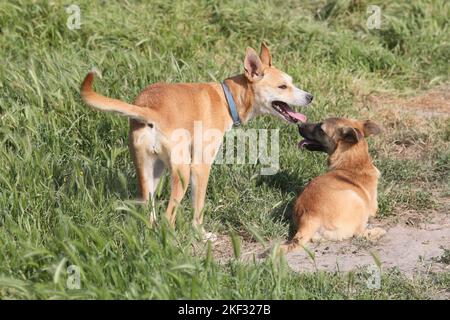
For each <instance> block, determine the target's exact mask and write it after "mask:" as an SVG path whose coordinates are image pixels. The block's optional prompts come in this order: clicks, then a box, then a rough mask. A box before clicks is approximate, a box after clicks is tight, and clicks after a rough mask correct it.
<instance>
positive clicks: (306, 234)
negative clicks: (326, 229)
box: [280, 219, 320, 253]
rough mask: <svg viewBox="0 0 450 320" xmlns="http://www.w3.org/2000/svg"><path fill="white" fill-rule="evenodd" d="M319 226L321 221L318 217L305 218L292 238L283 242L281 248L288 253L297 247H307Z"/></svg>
mask: <svg viewBox="0 0 450 320" xmlns="http://www.w3.org/2000/svg"><path fill="white" fill-rule="evenodd" d="M319 227H320V222H319V221H318V220H317V219H304V220H303V221H302V222H301V225H300V228H299V229H298V231H297V233H296V234H295V235H294V237H293V238H292V240H290V241H287V242H286V243H284V244H282V245H281V246H280V250H281V251H282V252H284V253H288V252H291V251H294V250H296V249H300V248H305V245H306V244H307V243H308V242H309V241H310V240H311V239H312V237H313V236H314V234H315V233H316V231H317V230H318V229H319Z"/></svg>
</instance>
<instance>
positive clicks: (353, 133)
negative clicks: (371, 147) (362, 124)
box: [337, 127, 361, 144]
mask: <svg viewBox="0 0 450 320" xmlns="http://www.w3.org/2000/svg"><path fill="white" fill-rule="evenodd" d="M337 136H338V139H339V140H342V141H345V142H348V143H351V144H353V143H357V142H358V141H359V140H360V139H361V136H360V133H359V132H358V131H357V130H356V129H355V128H352V127H342V128H339V129H337Z"/></svg>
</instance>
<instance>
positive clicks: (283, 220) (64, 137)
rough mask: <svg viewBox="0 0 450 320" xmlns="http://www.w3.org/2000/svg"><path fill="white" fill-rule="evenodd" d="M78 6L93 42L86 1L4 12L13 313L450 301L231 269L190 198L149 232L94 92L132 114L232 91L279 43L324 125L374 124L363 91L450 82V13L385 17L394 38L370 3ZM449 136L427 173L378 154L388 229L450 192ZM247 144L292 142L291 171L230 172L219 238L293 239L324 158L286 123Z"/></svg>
mask: <svg viewBox="0 0 450 320" xmlns="http://www.w3.org/2000/svg"><path fill="white" fill-rule="evenodd" d="M76 3H77V4H78V5H79V6H80V8H81V19H82V26H81V29H79V30H69V29H68V28H67V27H66V19H67V16H68V15H67V13H66V12H65V6H67V5H70V4H72V3H71V2H70V1H48V2H47V1H39V2H34V1H33V2H32V1H2V2H1V4H0V17H1V18H0V26H1V33H0V35H1V36H0V59H1V61H2V63H1V64H0V80H1V81H0V92H1V94H0V141H1V146H2V147H1V149H0V164H1V165H0V246H1V250H0V298H3V299H8V298H32V299H36V298H45V299H48V298H103V299H105V298H106V299H108V298H123V299H125V298H151V299H156V298H157V299H166V298H192V299H196V298H232V299H238V298H274V299H284V298H286V299H301V298H305V299H339V298H344V299H346V298H352V299H354V298H364V299H377V298H399V299H405V298H429V297H432V296H433V293H434V292H435V291H436V290H440V289H441V288H445V287H446V286H447V287H448V285H449V282H448V278H449V277H448V276H447V277H445V276H440V277H439V278H438V279H437V280H436V279H429V278H419V279H415V280H408V279H406V278H405V277H403V276H402V275H401V274H398V273H396V272H394V271H393V272H386V273H384V276H383V281H382V288H381V289H380V290H370V289H368V288H367V287H366V285H365V282H364V280H363V279H364V274H363V273H361V272H355V273H350V274H348V275H339V274H331V273H323V272H315V273H303V274H297V273H294V272H292V271H290V270H289V269H288V268H287V266H286V265H285V263H284V262H283V261H280V260H279V259H278V258H275V257H269V258H268V259H267V260H266V261H265V262H263V263H244V262H240V261H239V260H237V259H236V260H233V259H232V260H231V261H230V262H229V263H228V264H220V263H218V262H216V261H215V260H214V259H213V258H212V257H211V254H210V253H209V251H208V248H207V246H206V245H204V248H203V247H202V248H201V250H200V251H201V252H200V254H199V253H198V252H195V251H194V249H193V248H194V247H195V246H198V239H197V237H196V235H195V233H194V232H193V230H192V228H191V224H190V221H191V217H192V211H191V209H190V204H189V201H188V200H189V199H188V197H187V199H185V201H184V202H183V204H182V205H183V206H182V209H181V210H180V212H179V213H178V220H177V228H176V231H175V232H173V231H171V230H170V229H168V228H167V227H166V225H165V224H164V223H162V224H160V225H159V226H157V227H156V228H149V227H148V224H147V213H148V210H147V209H145V208H141V207H137V206H135V205H134V204H133V202H132V200H133V199H134V198H135V197H136V195H137V190H136V182H135V172H134V168H133V165H132V163H131V159H130V156H129V153H128V150H127V132H128V123H127V120H126V119H124V118H120V117H118V116H115V115H108V114H103V113H102V114H101V113H97V112H93V111H92V110H91V109H89V108H88V107H86V106H85V105H83V103H82V102H81V99H80V97H79V93H78V88H79V85H80V82H81V80H82V79H83V77H84V75H85V74H86V72H87V71H88V70H89V69H90V68H91V67H92V66H97V67H98V68H99V69H100V70H102V73H103V80H100V81H98V82H97V83H96V89H98V90H99V91H100V92H102V93H104V94H105V95H108V96H111V97H117V98H120V99H124V100H127V101H132V100H133V98H134V97H135V96H136V95H137V94H138V93H139V92H140V91H141V90H142V89H143V88H144V87H145V86H147V85H148V84H151V83H154V82H158V81H165V82H202V81H219V80H221V79H224V78H225V77H227V76H230V75H233V74H236V73H239V72H241V71H242V60H243V54H244V51H245V47H247V46H253V47H259V43H260V42H261V41H263V40H264V41H266V42H267V43H268V44H269V46H270V47H271V49H272V54H273V58H274V63H275V65H276V66H277V67H279V68H280V69H282V70H285V71H286V72H288V73H289V74H291V75H292V76H293V78H294V79H295V81H296V82H297V83H298V84H299V85H300V86H301V87H302V88H304V89H305V90H307V91H309V92H312V93H313V94H314V96H315V102H314V104H313V106H312V107H311V108H310V109H308V110H307V111H306V113H307V115H308V117H309V119H310V120H311V121H318V120H320V119H322V118H324V117H327V116H348V117H360V116H361V109H358V108H357V107H356V101H357V93H356V90H355V87H358V86H360V87H361V88H360V89H363V91H369V92H370V91H375V90H380V91H386V90H388V91H391V92H395V93H401V92H403V91H408V90H425V89H428V88H430V87H433V86H435V85H438V84H441V83H445V82H446V81H448V79H449V66H448V61H450V39H449V35H450V30H449V29H450V28H449V24H448V17H449V16H450V5H449V4H448V2H447V1H444V0H442V1H432V2H430V3H425V2H422V1H401V2H399V3H392V2H391V1H378V3H379V5H380V6H381V8H382V14H383V20H382V28H381V30H367V28H366V26H365V25H366V18H367V16H368V14H366V7H367V5H368V4H371V3H370V2H369V1H359V3H360V5H353V4H352V3H358V2H353V1H328V2H327V1H306V2H305V3H304V4H300V2H298V1H274V2H269V1H261V2H257V1H244V3H243V1H241V0H231V1H225V2H212V1H206V0H202V1H174V2H172V1H160V0H157V1H151V2H150V1H149V2H148V3H147V2H146V1H128V2H121V1H81V0H80V1H77V2H76ZM150 3H151V4H150ZM302 3H303V2H302ZM318 10H320V11H318ZM318 12H319V13H318ZM365 107H367V106H365ZM430 121H431V120H430ZM448 125H449V123H448V122H442V121H436V123H434V125H433V129H430V131H429V134H430V135H431V137H430V139H431V141H432V143H433V144H434V143H436V147H432V152H430V153H429V154H427V156H426V159H425V160H424V161H420V162H417V161H411V160H408V159H396V158H395V157H393V156H390V155H389V154H385V153H381V152H380V153H379V152H378V150H374V149H373V147H372V146H373V142H372V141H371V151H372V154H373V155H374V157H375V161H376V164H377V166H378V167H379V169H380V171H381V172H382V180H381V185H380V213H381V215H382V216H388V215H393V214H395V209H396V208H397V207H401V206H404V205H406V206H410V207H418V208H420V209H427V208H431V207H433V199H432V195H431V194H429V193H428V192H421V191H420V190H416V189H415V188H414V186H415V184H416V183H422V184H423V183H428V182H429V181H430V180H432V181H433V183H437V182H436V181H438V182H439V184H438V187H439V188H443V187H445V186H447V187H450V185H449V184H448V177H449V174H448V172H449V148H448V141H449V138H448V137H449V134H448V127H449V126H448ZM248 128H269V129H276V128H279V129H280V144H281V145H280V157H281V158H280V168H281V170H280V172H278V173H277V174H276V175H274V176H260V175H258V173H259V172H260V167H261V166H260V165H256V166H250V165H243V166H225V165H223V166H219V165H217V166H214V167H213V170H212V174H211V179H210V183H209V186H208V194H207V205H206V209H205V223H206V229H208V230H212V231H215V232H219V233H223V234H231V233H235V234H236V235H238V236H239V237H244V238H246V239H250V240H252V239H253V240H256V239H257V238H262V239H264V240H268V239H281V238H286V237H287V236H288V232H289V219H288V218H287V217H289V213H290V205H291V203H292V201H293V199H294V198H295V196H296V195H297V193H298V192H299V190H301V188H302V187H303V186H304V185H305V184H306V183H307V182H308V181H309V180H310V179H312V178H313V177H315V176H317V175H318V174H320V173H322V172H323V171H324V170H325V167H326V161H325V156H324V155H321V154H313V153H306V152H299V151H298V150H297V148H296V147H295V145H296V142H297V141H298V140H299V137H298V134H297V130H296V128H295V126H289V125H287V124H285V123H282V122H281V121H279V120H277V119H272V118H267V117H266V118H259V119H256V120H254V121H252V122H251V124H250V125H249V126H248ZM445 128H447V129H445ZM444 129H445V130H446V131H445V130H444ZM426 130H428V129H427V128H426ZM442 132H446V133H442ZM417 137H419V138H420V135H419V134H418V135H417ZM382 138H383V137H379V138H375V139H382ZM167 180H168V179H165V182H166V183H165V184H164V185H163V186H162V190H161V193H160V196H159V199H158V205H159V212H163V211H164V207H165V205H166V203H167V198H168V186H167V184H168V183H167ZM446 190H448V189H446ZM447 194H448V191H447ZM242 249H243V248H241V250H242ZM238 251H239V250H238ZM71 264H74V265H78V266H80V268H81V271H82V274H81V275H82V277H81V285H82V289H81V290H69V289H68V288H67V286H66V279H67V275H66V266H68V265H71Z"/></svg>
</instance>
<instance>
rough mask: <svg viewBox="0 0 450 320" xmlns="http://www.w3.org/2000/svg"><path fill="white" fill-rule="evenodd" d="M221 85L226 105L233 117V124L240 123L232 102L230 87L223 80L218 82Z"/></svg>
mask: <svg viewBox="0 0 450 320" xmlns="http://www.w3.org/2000/svg"><path fill="white" fill-rule="evenodd" d="M220 84H221V85H222V89H223V93H224V94H225V98H226V99H227V103H228V107H229V108H230V113H231V118H233V124H234V125H235V126H239V125H241V119H239V113H238V112H237V109H236V104H235V103H234V99H233V95H232V94H231V91H230V88H228V86H227V85H226V84H225V81H222V82H221V83H220Z"/></svg>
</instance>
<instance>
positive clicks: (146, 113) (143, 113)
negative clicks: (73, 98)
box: [80, 68, 156, 123]
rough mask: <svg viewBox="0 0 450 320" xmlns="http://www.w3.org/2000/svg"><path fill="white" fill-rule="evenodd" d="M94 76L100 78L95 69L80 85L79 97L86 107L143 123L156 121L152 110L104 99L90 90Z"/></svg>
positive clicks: (116, 100)
mask: <svg viewBox="0 0 450 320" xmlns="http://www.w3.org/2000/svg"><path fill="white" fill-rule="evenodd" d="M95 75H97V76H99V77H101V75H100V72H99V71H98V70H97V69H96V68H93V69H92V70H91V71H89V73H88V74H87V75H86V77H85V78H84V80H83V83H82V84H81V91H80V93H81V97H82V98H83V101H84V102H85V103H86V104H87V105H89V106H91V107H93V108H95V109H97V110H100V111H106V112H117V113H120V114H121V115H124V116H127V117H130V118H133V119H137V120H140V121H143V122H145V123H147V122H148V121H150V120H151V121H154V120H156V119H154V118H155V114H154V112H151V111H153V110H150V109H149V108H141V107H138V106H135V105H132V104H128V103H126V102H124V101H121V100H118V99H111V98H108V97H105V96H103V95H101V94H98V93H97V92H95V91H94V90H93V89H92V83H93V82H94V76H95ZM150 113H151V114H150Z"/></svg>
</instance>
